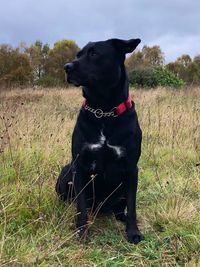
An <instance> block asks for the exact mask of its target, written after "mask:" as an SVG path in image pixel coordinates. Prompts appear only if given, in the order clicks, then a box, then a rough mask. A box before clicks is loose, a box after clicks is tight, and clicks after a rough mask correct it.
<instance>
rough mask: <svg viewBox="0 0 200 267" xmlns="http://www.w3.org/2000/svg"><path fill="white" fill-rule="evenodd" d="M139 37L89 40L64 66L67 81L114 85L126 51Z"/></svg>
mask: <svg viewBox="0 0 200 267" xmlns="http://www.w3.org/2000/svg"><path fill="white" fill-rule="evenodd" d="M139 43H140V39H130V40H120V39H109V40H106V41H100V42H90V43H88V44H87V45H86V46H85V47H83V49H81V50H80V51H79V52H78V54H77V59H76V60H74V61H73V62H71V63H67V64H66V65H65V66H64V69H65V72H66V73H67V81H68V82H69V83H72V84H74V85H76V86H80V85H82V86H85V87H89V88H90V87H91V88H98V87H106V88H112V87H115V86H116V85H117V84H118V82H119V81H120V78H121V75H122V68H124V60H125V55H126V53H131V52H133V51H134V50H135V48H136V47H137V46H138V44H139Z"/></svg>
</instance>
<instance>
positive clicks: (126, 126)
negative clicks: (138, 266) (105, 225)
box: [56, 39, 142, 243]
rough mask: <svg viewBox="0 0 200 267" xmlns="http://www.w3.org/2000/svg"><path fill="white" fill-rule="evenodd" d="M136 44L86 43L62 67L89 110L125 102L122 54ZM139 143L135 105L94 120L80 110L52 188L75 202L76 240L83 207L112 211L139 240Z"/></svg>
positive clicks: (130, 237)
mask: <svg viewBox="0 0 200 267" xmlns="http://www.w3.org/2000/svg"><path fill="white" fill-rule="evenodd" d="M139 43H140V39H131V40H128V41H124V40H120V39H110V40H107V41H101V42H91V43H88V44H87V45H86V46H85V47H84V48H83V49H82V50H81V51H80V52H79V53H78V55H77V59H76V60H75V61H73V62H72V63H68V64H66V65H65V71H66V73H67V79H68V82H71V83H73V84H75V85H76V86H80V85H81V86H83V87H82V91H83V96H84V97H85V98H86V100H87V103H88V105H89V106H90V107H92V108H94V109H102V110H103V111H110V110H111V109H112V108H114V107H116V106H118V105H119V104H120V103H121V102H124V101H125V100H126V99H127V98H128V94H129V88H128V79H127V75H126V70H125V66H124V60H125V54H126V53H130V52H132V51H133V50H134V49H135V48H136V47H137V45H138V44H139ZM141 141H142V132H141V129H140V126H139V123H138V119H137V114H136V111H135V107H134V104H133V107H132V108H131V109H128V110H126V111H125V112H124V113H123V114H121V115H119V116H117V117H102V118H96V117H95V115H94V114H93V113H91V112H89V111H88V110H85V109H84V107H82V108H81V110H80V113H79V115H78V118H77V122H76V125H75V128H74V132H73V136H72V162H71V164H69V165H67V166H65V167H64V168H63V169H62V171H61V174H60V175H59V177H58V181H57V184H56V191H57V193H58V194H59V196H60V198H61V199H62V200H67V199H68V200H76V202H77V212H78V215H77V227H78V228H79V230H80V236H84V234H85V233H86V230H87V209H88V208H93V211H94V212H95V211H96V212H97V211H102V212H105V213H111V212H113V213H114V214H115V217H116V218H117V219H119V220H121V221H124V222H125V223H126V232H127V237H128V241H129V242H131V243H138V242H140V240H141V239H142V235H141V233H140V231H139V229H138V226H137V222H136V192H137V183H138V168H137V163H138V160H139V157H140V154H141ZM92 144H93V145H92ZM94 144H96V145H94ZM113 146H114V147H118V148H119V147H120V151H118V150H116V149H115V148H113ZM118 152H120V153H118ZM91 175H92V176H91ZM72 185H73V186H72ZM72 187H73V188H72ZM126 208H127V212H126V214H125V209H126Z"/></svg>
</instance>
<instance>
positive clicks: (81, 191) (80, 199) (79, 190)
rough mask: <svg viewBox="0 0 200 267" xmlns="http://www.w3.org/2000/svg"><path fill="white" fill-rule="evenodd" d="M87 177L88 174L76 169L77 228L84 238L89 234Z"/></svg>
mask: <svg viewBox="0 0 200 267" xmlns="http://www.w3.org/2000/svg"><path fill="white" fill-rule="evenodd" d="M85 177H86V174H85V173H84V172H83V171H82V170H81V169H80V168H76V171H75V177H74V185H75V192H76V201H77V222H76V226H77V228H78V230H79V236H80V237H81V238H82V237H83V238H85V237H86V234H87V205H86V196H85V187H86V185H85V183H84V181H85Z"/></svg>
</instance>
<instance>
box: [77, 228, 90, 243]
mask: <svg viewBox="0 0 200 267" xmlns="http://www.w3.org/2000/svg"><path fill="white" fill-rule="evenodd" d="M77 232H78V237H79V239H80V240H83V241H85V240H86V238H87V235H88V227H86V226H81V227H79V228H78V231H77Z"/></svg>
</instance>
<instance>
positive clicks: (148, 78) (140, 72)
mask: <svg viewBox="0 0 200 267" xmlns="http://www.w3.org/2000/svg"><path fill="white" fill-rule="evenodd" d="M129 82H130V84H131V85H133V86H137V87H138V86H139V87H156V86H158V82H157V79H156V77H155V75H154V72H153V69H149V68H146V69H136V70H132V71H131V72H129Z"/></svg>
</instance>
